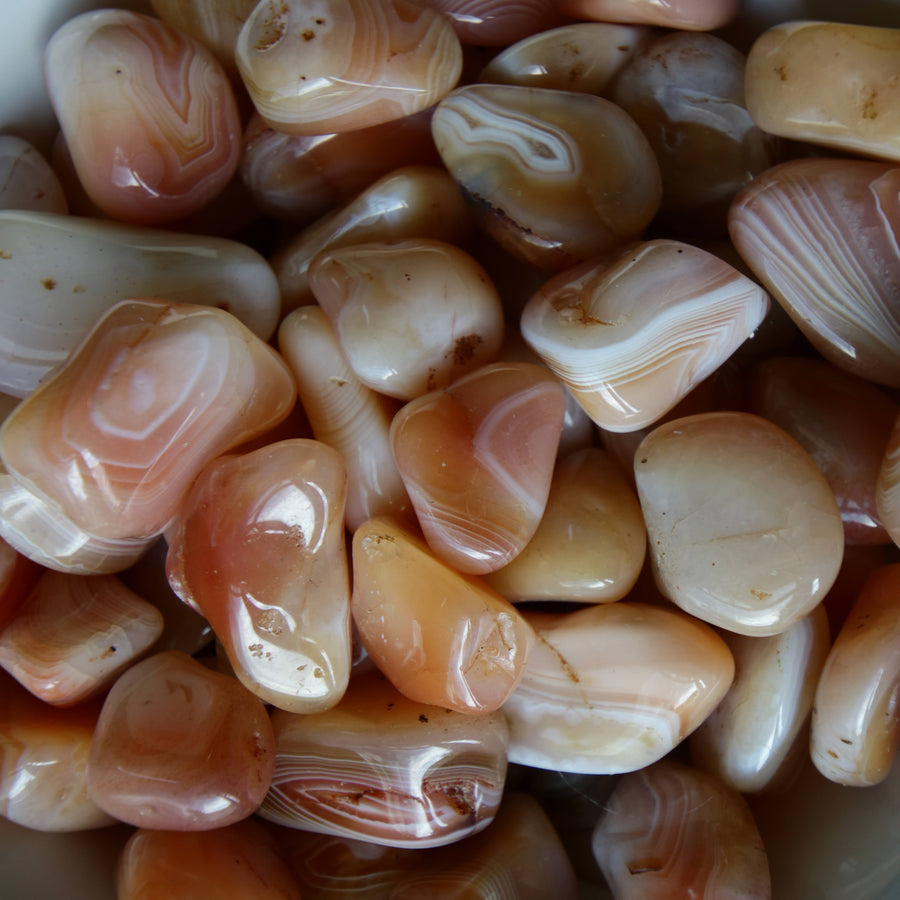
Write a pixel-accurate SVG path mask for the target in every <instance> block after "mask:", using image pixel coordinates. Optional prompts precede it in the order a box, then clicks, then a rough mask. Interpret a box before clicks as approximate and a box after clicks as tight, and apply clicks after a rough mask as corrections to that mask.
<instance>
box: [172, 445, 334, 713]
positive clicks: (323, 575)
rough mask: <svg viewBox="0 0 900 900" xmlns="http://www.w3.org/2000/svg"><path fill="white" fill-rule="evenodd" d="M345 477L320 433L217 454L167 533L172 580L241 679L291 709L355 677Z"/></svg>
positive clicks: (309, 707)
mask: <svg viewBox="0 0 900 900" xmlns="http://www.w3.org/2000/svg"><path fill="white" fill-rule="evenodd" d="M346 479H347V475H346V469H345V467H344V462H343V460H342V459H341V456H340V454H339V453H338V452H337V451H336V450H332V449H331V448H330V447H327V446H326V445H325V444H321V443H319V442H317V441H309V440H287V441H280V442H279V443H276V444H270V445H268V446H266V447H262V448H261V449H259V450H256V451H254V452H252V453H247V454H244V455H242V456H225V457H219V458H218V459H217V460H214V461H213V462H211V463H210V464H209V465H208V466H207V467H206V468H204V469H203V471H202V472H200V474H199V475H198V476H197V480H196V481H195V482H194V484H193V486H192V487H191V490H190V492H189V493H188V495H187V497H186V498H185V501H184V503H183V505H182V507H181V509H180V510H179V513H178V517H177V518H176V520H175V522H174V524H173V525H172V526H171V527H170V528H169V529H168V532H167V538H168V541H169V555H168V560H167V565H166V568H167V571H168V576H169V582H170V584H171V585H172V587H173V588H174V589H175V591H176V592H177V593H178V595H179V596H180V597H181V598H182V599H183V600H187V601H189V602H190V603H191V604H192V605H195V606H196V607H198V608H199V610H200V612H201V613H202V614H203V615H204V616H205V617H206V619H207V620H208V621H209V623H210V625H211V626H212V627H213V630H214V631H215V633H216V637H217V638H218V639H219V641H220V643H221V644H222V646H223V648H224V650H225V653H226V654H227V656H228V660H229V662H230V664H231V668H232V669H233V671H234V674H235V675H236V676H237V678H238V679H239V680H240V681H241V683H242V684H243V685H244V686H245V687H246V688H247V689H248V690H249V691H251V692H252V693H254V694H256V696H258V697H259V698H260V699H262V700H263V701H264V702H265V703H268V704H272V705H273V706H276V707H278V708H279V709H286V710H288V711H290V712H295V713H313V712H318V711H320V710H323V709H328V708H329V707H331V706H333V705H334V704H335V703H337V702H338V700H340V698H341V696H342V695H343V693H344V691H345V690H346V687H347V682H348V680H349V678H350V575H349V571H348V564H347V554H346V549H345V545H344V502H345V497H346Z"/></svg>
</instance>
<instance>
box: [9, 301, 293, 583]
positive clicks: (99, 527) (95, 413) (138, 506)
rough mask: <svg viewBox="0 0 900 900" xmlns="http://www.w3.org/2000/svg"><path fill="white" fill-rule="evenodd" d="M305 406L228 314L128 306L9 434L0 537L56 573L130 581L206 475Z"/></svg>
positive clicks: (280, 369) (26, 406)
mask: <svg viewBox="0 0 900 900" xmlns="http://www.w3.org/2000/svg"><path fill="white" fill-rule="evenodd" d="M294 400H295V391H294V385H293V381H292V379H291V374H290V371H289V370H288V368H287V366H286V365H285V364H284V362H282V360H281V359H280V357H278V355H277V354H276V353H275V352H274V351H273V350H272V349H271V348H270V347H268V346H267V345H265V344H263V342H262V341H261V340H259V338H257V337H256V336H255V335H253V334H252V333H251V332H250V331H248V330H247V329H246V328H245V327H244V326H243V325H242V324H241V323H240V322H239V321H238V320H237V319H235V318H234V317H233V316H231V315H229V314H228V313H226V312H223V311H221V310H217V309H208V308H204V307H197V306H189V305H186V304H172V303H161V302H154V301H137V300H135V301H127V302H123V303H120V304H118V305H117V306H115V307H113V309H112V310H111V311H110V312H109V313H108V314H107V315H106V316H105V317H104V318H103V319H102V320H101V321H100V322H99V323H98V324H97V326H96V327H95V328H94V329H93V330H92V331H91V332H90V334H89V335H88V336H87V337H86V338H85V340H84V342H83V343H82V344H81V346H80V347H79V348H78V350H77V352H76V353H75V354H74V355H73V356H72V357H71V358H70V359H69V361H68V363H67V364H66V366H65V367H64V368H62V369H60V370H59V371H58V372H57V373H56V374H55V375H54V377H53V378H51V379H48V380H47V381H45V382H44V384H43V385H42V386H41V387H40V388H39V389H38V390H37V391H36V392H35V393H33V394H31V395H30V396H29V398H28V400H27V401H25V402H23V403H21V404H19V406H18V407H17V408H16V410H15V411H14V412H13V413H12V415H10V416H9V417H8V418H7V419H6V421H5V422H4V424H3V428H2V430H0V456H2V460H3V465H4V466H5V469H6V471H5V472H3V473H2V474H0V533H2V536H3V538H4V539H5V540H6V541H8V542H9V543H10V544H12V545H13V546H14V547H15V548H16V549H18V550H19V551H20V552H22V553H24V554H25V555H26V556H29V557H31V558H33V559H36V560H37V561H39V562H41V563H42V564H44V565H47V566H49V567H50V568H56V569H59V570H61V571H70V572H73V573H74V574H105V573H109V572H114V571H120V570H121V569H124V568H127V567H128V566H129V565H130V564H131V563H133V562H134V561H135V559H136V558H137V557H138V556H140V554H141V553H142V552H143V551H144V550H145V549H146V548H147V547H149V546H150V544H151V543H153V541H154V539H155V538H156V536H157V535H159V534H160V533H161V532H162V530H163V529H164V528H165V527H166V524H167V523H168V522H169V520H170V519H171V518H172V516H173V515H174V513H175V511H176V510H177V508H178V505H179V504H180V502H181V500H182V497H183V496H184V494H185V492H186V491H187V489H188V487H189V485H190V483H191V481H193V479H194V477H195V476H196V474H197V472H199V470H200V469H201V468H202V467H203V465H204V464H205V463H206V462H207V461H208V460H209V459H211V458H212V457H214V456H217V455H219V454H220V453H222V452H224V451H225V450H227V449H228V448H229V447H231V446H234V445H236V444H240V443H242V442H243V441H245V440H248V439H250V438H252V437H254V436H256V435H257V434H260V433H263V432H265V431H266V430H268V429H269V428H271V427H272V426H273V425H275V424H276V423H277V422H278V421H279V420H280V419H283V418H284V417H285V416H286V415H287V414H288V412H289V410H290V408H291V407H292V406H293V404H294ZM186 448H187V449H186Z"/></svg>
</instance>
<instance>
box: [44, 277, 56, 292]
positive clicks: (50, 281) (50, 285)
mask: <svg viewBox="0 0 900 900" xmlns="http://www.w3.org/2000/svg"><path fill="white" fill-rule="evenodd" d="M41 284H42V285H43V286H44V287H45V288H46V289H47V290H48V291H52V290H53V289H54V288H55V287H56V279H55V278H42V279H41Z"/></svg>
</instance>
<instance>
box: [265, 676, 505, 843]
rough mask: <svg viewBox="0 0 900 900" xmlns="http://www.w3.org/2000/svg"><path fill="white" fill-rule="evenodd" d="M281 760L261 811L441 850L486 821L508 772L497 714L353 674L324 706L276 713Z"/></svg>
mask: <svg viewBox="0 0 900 900" xmlns="http://www.w3.org/2000/svg"><path fill="white" fill-rule="evenodd" d="M272 723H273V725H274V728H275V739H276V746H277V759H276V764H275V774H274V776H273V779H272V787H271V789H270V790H269V793H268V795H267V796H266V799H265V801H264V802H263V804H262V806H261V808H260V810H259V813H260V815H261V816H262V817H263V818H264V819H267V820H269V821H271V822H276V823H278V824H281V825H289V826H290V827H292V828H302V829H303V830H305V831H317V832H321V833H324V834H336V835H343V836H345V837H352V838H355V839H358V840H363V841H374V842H376V843H379V844H387V845H388V846H393V847H417V848H418V847H436V846H440V845H442V844H447V843H450V842H453V841H458V840H461V839H462V838H464V837H467V836H468V835H471V834H474V833H476V832H478V831H481V830H483V829H484V828H485V827H487V825H489V824H490V822H491V820H492V819H493V817H494V815H495V813H496V811H497V807H498V806H499V805H500V799H501V795H502V792H503V784H504V779H505V776H506V743H507V730H506V723H505V721H504V719H503V715H502V714H501V713H489V714H486V715H483V716H467V715H462V714H461V713H458V712H453V711H452V710H448V709H443V708H439V707H434V706H428V705H424V704H421V703H418V702H416V701H413V700H408V699H407V698H405V697H403V696H402V695H401V694H398V693H397V692H396V691H395V690H393V688H391V686H390V685H389V684H388V683H387V682H386V681H385V680H384V679H383V678H382V677H380V676H379V675H377V674H372V675H370V676H367V677H365V678H360V679H354V681H353V682H352V683H351V685H350V688H349V689H348V691H347V693H346V694H345V695H344V699H343V700H342V701H341V702H340V703H339V704H338V705H337V706H336V707H334V708H333V709H331V710H328V711H327V712H321V713H316V714H314V715H311V716H298V715H295V714H293V713H287V712H283V711H281V710H276V711H275V712H274V713H273V715H272Z"/></svg>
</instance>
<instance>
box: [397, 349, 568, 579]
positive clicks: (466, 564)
mask: <svg viewBox="0 0 900 900" xmlns="http://www.w3.org/2000/svg"><path fill="white" fill-rule="evenodd" d="M564 411H565V397H564V396H563V392H562V388H561V387H560V385H559V383H558V382H557V381H556V380H555V379H554V378H553V376H552V375H551V374H550V373H549V372H548V371H547V370H546V369H544V368H542V367H540V366H534V365H531V364H529V363H494V364H493V365H490V366H484V367H482V368H481V369H479V370H477V371H476V372H474V373H472V374H471V375H467V376H465V377H464V378H461V379H459V380H458V381H455V382H454V383H453V384H451V385H450V386H449V387H447V388H445V389H443V390H440V391H433V392H432V393H430V394H426V395H424V396H422V397H419V398H418V399H417V400H413V401H412V402H410V403H408V404H407V405H406V406H404V407H403V408H402V409H401V410H400V412H398V413H397V415H396V416H395V417H394V421H393V423H392V425H391V442H392V445H393V448H394V458H395V459H396V460H397V468H398V469H399V471H400V475H401V477H402V478H403V482H404V484H405V485H406V490H407V492H408V493H409V497H410V500H411V501H412V504H413V508H414V509H415V511H416V516H417V517H418V520H419V524H420V526H421V528H422V531H423V532H424V534H425V539H426V540H427V541H428V544H429V546H430V547H431V549H432V550H433V551H434V553H435V554H436V555H438V556H439V557H440V558H441V559H443V560H444V561H445V562H447V563H449V564H450V565H452V566H454V567H455V568H457V569H459V571H461V572H469V573H473V574H478V575H481V574H484V573H485V572H493V571H495V570H496V569H499V568H500V567H501V566H503V565H505V564H506V563H508V562H509V561H510V560H511V559H513V558H514V557H515V556H517V555H518V554H519V553H521V551H522V550H523V549H524V547H525V545H526V544H527V543H528V541H529V540H531V538H532V536H533V535H534V532H535V531H536V529H537V527H538V524H539V523H540V520H541V516H542V515H543V512H544V507H545V505H546V503H547V495H548V492H549V490H550V480H551V478H552V475H553V464H554V461H555V458H556V449H557V447H558V445H559V435H560V432H561V430H562V420H563V414H564Z"/></svg>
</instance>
